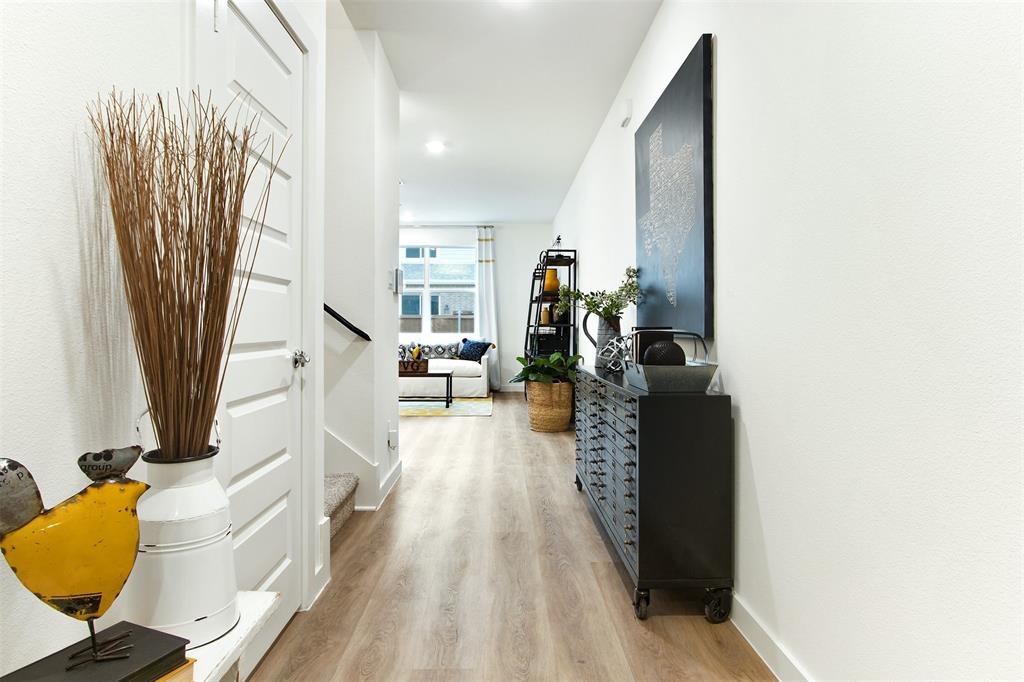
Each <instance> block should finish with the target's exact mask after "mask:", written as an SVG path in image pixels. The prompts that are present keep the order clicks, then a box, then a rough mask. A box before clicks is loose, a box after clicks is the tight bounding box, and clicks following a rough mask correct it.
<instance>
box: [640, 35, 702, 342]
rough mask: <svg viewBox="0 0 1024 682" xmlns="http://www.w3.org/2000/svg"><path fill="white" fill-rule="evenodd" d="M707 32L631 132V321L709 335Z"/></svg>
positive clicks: (641, 324) (647, 325) (644, 325)
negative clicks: (637, 291) (639, 294)
mask: <svg viewBox="0 0 1024 682" xmlns="http://www.w3.org/2000/svg"><path fill="white" fill-rule="evenodd" d="M711 76H712V70H711V34H707V33H706V34H704V35H702V36H701V37H700V40H698V41H697V44H696V45H694V47H693V49H692V50H691V51H690V54H689V55H688V56H687V57H686V60H685V61H684V62H683V65H682V66H681V67H680V68H679V71H677V72H676V75H675V76H673V77H672V80H671V81H670V82H669V84H668V86H667V87H666V88H665V91H664V92H663V93H662V94H661V97H659V98H658V101H657V102H656V103H655V105H654V107H653V108H652V109H651V111H650V113H649V114H648V115H647V118H646V119H644V122H643V123H642V124H641V125H640V127H639V128H638V129H637V131H636V135H635V137H634V146H635V156H636V259H637V268H638V269H639V282H640V288H641V291H643V299H642V300H641V301H640V303H639V304H638V306H637V324H638V325H639V326H643V327H672V328H676V329H685V330H687V331H691V332H696V333H698V334H700V335H701V336H704V337H705V338H712V337H713V336H714V221H713V215H712V213H713V206H714V202H713V196H714V195H713V187H712V130H711V125H712V119H711V114H712V106H711V105H712V102H711V90H712V88H711Z"/></svg>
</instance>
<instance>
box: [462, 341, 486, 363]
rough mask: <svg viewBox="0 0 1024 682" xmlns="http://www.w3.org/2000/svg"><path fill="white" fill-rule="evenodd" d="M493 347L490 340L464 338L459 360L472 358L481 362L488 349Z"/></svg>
mask: <svg viewBox="0 0 1024 682" xmlns="http://www.w3.org/2000/svg"><path fill="white" fill-rule="evenodd" d="M490 347H491V342H490V341H470V340H469V339H462V348H460V349H459V360H472V361H473V362H480V358H482V357H483V356H484V353H486V352H487V349H488V348H490Z"/></svg>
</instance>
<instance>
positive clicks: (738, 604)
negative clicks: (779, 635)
mask: <svg viewBox="0 0 1024 682" xmlns="http://www.w3.org/2000/svg"><path fill="white" fill-rule="evenodd" d="M730 619H731V620H732V624H733V625H734V626H735V627H736V629H737V630H739V633H740V634H741V635H743V637H744V638H745V639H746V640H747V642H749V643H750V646H752V647H753V648H754V651H756V652H757V655H758V656H760V657H761V658H762V660H764V662H765V664H767V666H768V667H769V668H770V669H771V671H772V673H774V674H775V676H776V677H777V678H779V679H780V680H786V681H787V682H788V681H789V680H798V681H800V682H804V681H805V680H809V679H811V678H810V677H809V676H808V675H807V674H806V673H805V672H804V671H803V668H801V667H800V665H799V664H798V663H797V662H796V660H794V658H793V657H792V656H791V655H790V654H789V652H788V651H786V647H784V646H782V644H781V643H779V642H778V641H777V640H776V639H775V638H774V637H773V636H772V635H771V634H769V632H768V630H766V629H765V627H764V625H762V624H761V621H760V620H759V619H758V618H757V616H755V615H754V614H753V612H752V611H751V610H750V609H748V608H747V605H746V604H744V603H743V600H742V599H741V598H740V597H738V596H736V595H733V600H732V615H731V617H730Z"/></svg>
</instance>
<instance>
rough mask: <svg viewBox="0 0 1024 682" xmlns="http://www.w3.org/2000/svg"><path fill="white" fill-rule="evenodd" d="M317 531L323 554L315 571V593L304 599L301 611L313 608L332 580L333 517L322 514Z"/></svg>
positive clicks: (312, 588) (313, 585)
mask: <svg viewBox="0 0 1024 682" xmlns="http://www.w3.org/2000/svg"><path fill="white" fill-rule="evenodd" d="M317 533H318V534H319V537H320V549H321V552H322V554H321V556H320V557H319V562H318V563H319V564H320V565H319V566H317V567H316V569H315V570H314V571H313V584H312V586H311V587H310V590H311V591H312V592H313V593H314V594H313V596H312V598H308V597H307V598H306V599H304V600H303V603H302V606H301V608H300V609H299V610H300V611H308V610H310V609H311V608H313V605H314V604H316V600H317V599H319V598H320V595H322V594H323V593H324V590H326V589H327V584H328V583H329V582H331V519H330V518H328V517H326V516H322V517H320V522H319V523H318V524H317Z"/></svg>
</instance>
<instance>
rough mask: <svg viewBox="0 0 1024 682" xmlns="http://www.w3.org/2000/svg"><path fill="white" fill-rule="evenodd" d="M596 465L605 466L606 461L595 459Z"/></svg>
mask: <svg viewBox="0 0 1024 682" xmlns="http://www.w3.org/2000/svg"><path fill="white" fill-rule="evenodd" d="M594 464H604V460H603V459H595V460H594Z"/></svg>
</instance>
